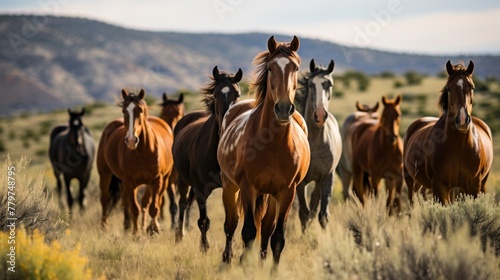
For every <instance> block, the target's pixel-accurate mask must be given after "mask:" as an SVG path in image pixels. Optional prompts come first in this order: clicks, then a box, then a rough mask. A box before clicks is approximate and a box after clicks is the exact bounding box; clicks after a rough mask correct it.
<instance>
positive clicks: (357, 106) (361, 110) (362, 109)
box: [356, 101, 364, 112]
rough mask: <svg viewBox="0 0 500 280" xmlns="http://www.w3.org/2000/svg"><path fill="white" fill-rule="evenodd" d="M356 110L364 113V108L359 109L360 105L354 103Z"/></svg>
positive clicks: (357, 102)
mask: <svg viewBox="0 0 500 280" xmlns="http://www.w3.org/2000/svg"><path fill="white" fill-rule="evenodd" d="M356 109H357V110H358V111H360V112H363V111H364V108H363V107H361V104H359V101H356Z"/></svg>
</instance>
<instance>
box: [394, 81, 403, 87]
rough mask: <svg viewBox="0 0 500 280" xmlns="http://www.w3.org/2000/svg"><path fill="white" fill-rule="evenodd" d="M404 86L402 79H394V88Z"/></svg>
mask: <svg viewBox="0 0 500 280" xmlns="http://www.w3.org/2000/svg"><path fill="white" fill-rule="evenodd" d="M403 86H404V84H403V82H401V81H400V80H395V81H394V88H401V87H403Z"/></svg>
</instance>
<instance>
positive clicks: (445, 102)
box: [404, 61, 493, 204]
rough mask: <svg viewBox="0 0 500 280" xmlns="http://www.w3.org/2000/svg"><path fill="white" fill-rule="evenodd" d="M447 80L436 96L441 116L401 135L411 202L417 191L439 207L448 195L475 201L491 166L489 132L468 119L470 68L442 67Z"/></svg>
mask: <svg viewBox="0 0 500 280" xmlns="http://www.w3.org/2000/svg"><path fill="white" fill-rule="evenodd" d="M446 71H447V72H448V81H447V82H446V85H445V87H444V88H443V90H442V91H441V96H440V99H439V108H440V109H441V111H442V115H441V117H439V119H438V118H432V117H424V118H420V119H418V120H416V121H415V122H413V123H412V124H411V125H410V126H409V127H408V129H407V130H406V135H405V141H404V145H405V153H404V173H405V181H406V185H407V186H408V196H409V198H410V202H412V201H413V192H414V191H417V190H418V189H419V188H420V187H421V186H423V187H424V188H426V189H431V190H432V192H433V194H434V197H435V198H436V199H437V200H439V201H440V202H441V203H443V204H448V203H450V200H451V198H450V191H451V189H452V188H459V189H460V191H461V192H462V193H465V194H468V195H472V196H474V197H476V196H477V194H478V193H479V192H484V191H485V188H486V180H487V179H488V174H489V172H490V169H491V164H492V161H493V143H492V137H491V131H490V128H489V127H488V125H486V123H484V122H483V121H482V120H480V119H478V118H476V117H473V116H472V104H473V101H474V83H473V82H472V72H473V71H474V63H473V62H472V61H470V63H469V66H468V67H467V68H465V66H464V65H463V64H458V65H455V66H453V65H451V62H450V61H448V62H447V63H446Z"/></svg>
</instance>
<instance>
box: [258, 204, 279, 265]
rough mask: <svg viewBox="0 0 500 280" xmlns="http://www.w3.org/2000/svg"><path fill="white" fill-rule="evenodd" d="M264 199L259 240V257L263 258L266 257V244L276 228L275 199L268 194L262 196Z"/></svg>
mask: <svg viewBox="0 0 500 280" xmlns="http://www.w3.org/2000/svg"><path fill="white" fill-rule="evenodd" d="M262 197H263V198H264V201H263V203H262V207H263V208H264V209H263V210H264V211H265V213H264V217H263V218H262V224H261V240H260V258H261V260H264V259H265V258H266V257H267V246H268V245H269V239H270V238H271V235H272V234H273V233H274V230H275V229H276V218H277V213H278V212H277V209H276V207H277V206H278V205H277V204H276V200H275V199H274V198H273V197H272V196H270V195H265V196H262Z"/></svg>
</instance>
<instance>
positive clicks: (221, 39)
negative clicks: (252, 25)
mask: <svg viewBox="0 0 500 280" xmlns="http://www.w3.org/2000/svg"><path fill="white" fill-rule="evenodd" d="M0 34H2V39H1V40H0V87H1V88H2V90H1V92H0V95H1V97H2V101H1V103H0V114H2V115H5V114H11V113H13V112H16V111H20V110H49V109H54V108H61V107H66V106H73V105H81V104H84V103H88V102H93V101H95V100H101V101H112V100H113V98H114V96H117V95H118V93H119V90H120V89H121V88H123V87H126V86H130V87H134V88H141V87H144V88H146V90H147V92H149V93H150V94H153V95H155V96H159V95H160V94H161V93H162V92H164V91H167V92H172V91H177V90H179V89H190V90H196V89H198V88H199V87H200V86H202V85H203V84H205V83H206V82H207V81H208V78H207V77H208V76H209V75H210V73H211V70H212V68H213V67H214V66H215V65H218V66H219V69H221V70H227V71H231V72H235V71H236V70H237V69H238V68H240V67H241V68H242V69H243V72H244V76H245V77H247V78H250V77H251V74H252V71H253V66H252V59H253V57H254V56H255V55H256V54H257V53H259V52H261V51H263V50H265V49H266V42H267V39H268V38H269V36H270V35H271V34H260V33H249V34H234V35H228V34H191V33H189V34H188V33H173V32H147V31H137V30H130V29H125V28H121V27H117V26H113V25H109V24H106V23H102V22H98V21H94V20H88V19H82V18H68V17H45V16H39V17H34V16H32V15H25V16H22V15H17V16H10V15H1V16H0ZM277 39H278V40H290V39H291V38H289V36H277ZM299 54H300V55H301V57H302V59H303V61H302V64H303V67H304V66H307V65H308V62H309V60H310V59H311V58H315V59H316V61H317V62H320V63H323V64H326V63H328V61H329V60H330V59H334V60H335V63H336V70H337V71H342V70H346V69H355V70H360V71H363V72H366V73H369V74H374V73H380V72H382V71H391V72H394V73H404V72H406V71H408V70H415V71H418V72H422V73H427V74H431V75H434V74H436V73H438V72H440V71H441V70H442V69H443V68H444V64H445V62H446V61H447V60H448V59H451V60H452V61H454V62H456V61H459V60H462V61H465V62H468V61H469V60H470V59H472V60H474V62H475V64H476V72H475V73H476V74H477V75H479V76H483V77H486V76H488V75H493V76H495V77H500V67H498V65H499V63H500V56H463V57H456V56H450V57H440V56H425V55H414V54H400V53H390V52H382V51H375V50H370V49H359V48H351V47H346V46H341V45H338V44H334V43H330V42H325V41H320V40H311V39H307V38H301V47H300V50H299Z"/></svg>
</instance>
